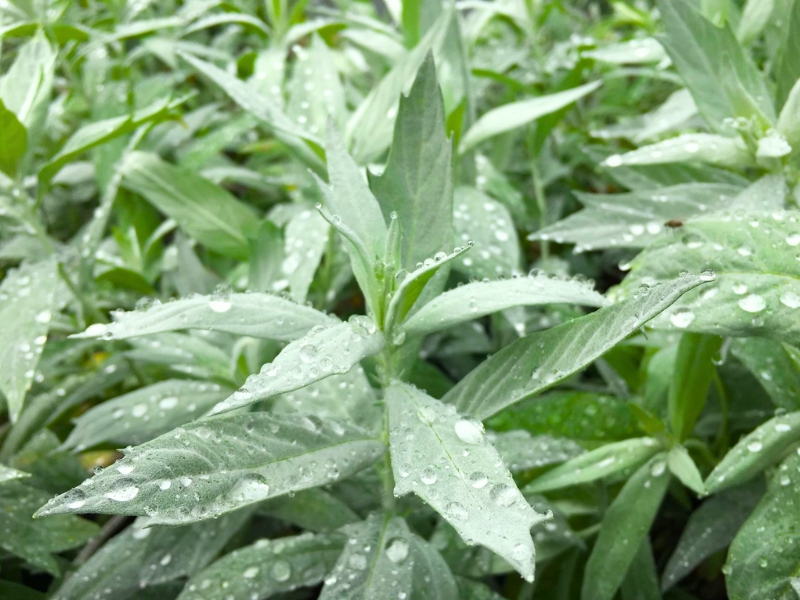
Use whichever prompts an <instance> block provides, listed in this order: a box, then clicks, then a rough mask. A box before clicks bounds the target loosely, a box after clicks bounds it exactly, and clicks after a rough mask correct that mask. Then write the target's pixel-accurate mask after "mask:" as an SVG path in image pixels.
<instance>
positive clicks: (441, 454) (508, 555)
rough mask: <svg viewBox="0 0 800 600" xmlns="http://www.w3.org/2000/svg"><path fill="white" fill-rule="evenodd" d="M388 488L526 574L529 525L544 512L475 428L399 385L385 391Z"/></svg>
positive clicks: (530, 560) (529, 569) (530, 556)
mask: <svg viewBox="0 0 800 600" xmlns="http://www.w3.org/2000/svg"><path fill="white" fill-rule="evenodd" d="M386 402H387V404H388V406H389V427H390V441H391V452H392V469H393V471H394V476H395V494H397V495H404V494H408V493H409V492H414V493H415V494H417V495H418V496H419V497H421V498H422V499H423V500H424V501H425V502H427V503H428V504H429V505H430V506H432V507H433V508H434V509H435V510H436V511H437V512H438V513H439V514H441V515H442V516H443V517H444V518H445V519H446V520H447V521H448V522H449V523H450V524H451V525H452V526H453V527H455V529H456V531H458V533H459V535H460V536H461V537H462V538H464V539H465V540H468V541H471V542H473V543H477V544H481V545H482V546H486V547H487V548H489V549H490V550H492V551H494V552H496V553H497V554H499V555H500V556H502V557H503V558H504V559H505V560H506V561H508V562H509V563H510V564H511V565H512V566H513V567H514V568H515V569H517V571H519V572H520V574H521V575H522V576H523V577H525V578H526V579H529V580H531V579H533V573H534V557H535V550H534V547H533V540H532V539H531V535H530V528H531V527H533V526H534V525H535V524H536V523H539V522H541V521H544V520H545V519H546V518H547V517H546V516H545V515H540V514H538V513H536V512H535V511H534V510H533V509H532V508H531V506H530V505H529V504H528V502H527V501H526V500H525V498H523V496H522V494H521V493H520V492H519V490H518V489H517V486H516V484H515V483H514V480H513V479H512V477H511V473H509V472H508V471H507V470H505V469H504V468H502V467H500V468H498V465H499V464H500V462H501V459H500V455H499V454H498V453H497V450H495V449H494V448H493V447H492V445H491V444H490V443H489V442H488V441H487V440H486V437H485V436H484V434H483V426H482V425H481V424H480V423H479V422H477V421H472V420H469V419H464V418H462V417H460V416H459V415H458V413H456V411H455V409H454V408H453V407H452V406H447V405H445V404H442V403H441V402H439V401H438V400H436V399H434V398H431V397H430V396H428V395H426V394H424V393H422V392H420V391H419V390H417V389H416V388H414V387H411V386H409V385H407V384H401V383H395V384H393V385H392V386H391V387H390V388H389V389H388V390H387V392H386Z"/></svg>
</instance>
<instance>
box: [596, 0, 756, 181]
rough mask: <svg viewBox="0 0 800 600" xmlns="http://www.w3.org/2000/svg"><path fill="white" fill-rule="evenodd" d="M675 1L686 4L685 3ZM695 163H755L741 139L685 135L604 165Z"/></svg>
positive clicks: (733, 165) (615, 156)
mask: <svg viewBox="0 0 800 600" xmlns="http://www.w3.org/2000/svg"><path fill="white" fill-rule="evenodd" d="M674 1H675V2H683V0H674ZM692 161H697V162H703V163H707V164H710V165H719V166H722V167H731V168H743V167H749V166H753V164H754V159H753V155H752V154H751V153H750V151H749V150H748V149H747V146H745V144H744V142H743V141H742V140H741V139H739V138H731V137H725V136H722V135H714V134H710V133H684V134H683V135H679V136H678V137H674V138H670V139H668V140H664V141H663V142H657V143H655V144H650V145H649V146H644V147H642V148H639V149H637V150H632V151H631V152H626V153H625V154H612V155H611V156H609V157H608V158H607V159H606V160H605V163H604V164H605V166H607V167H611V168H616V167H621V166H631V165H660V164H664V163H680V162H692Z"/></svg>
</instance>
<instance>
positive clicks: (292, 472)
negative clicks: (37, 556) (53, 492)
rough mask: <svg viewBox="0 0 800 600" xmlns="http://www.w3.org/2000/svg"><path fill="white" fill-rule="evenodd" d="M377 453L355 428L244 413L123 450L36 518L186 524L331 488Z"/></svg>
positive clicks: (377, 446) (378, 446) (373, 443)
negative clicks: (103, 517) (118, 517)
mask: <svg viewBox="0 0 800 600" xmlns="http://www.w3.org/2000/svg"><path fill="white" fill-rule="evenodd" d="M221 449H224V452H223V451H221ZM383 450H384V447H383V445H382V444H381V443H380V442H378V441H377V440H375V439H373V438H371V437H370V436H368V435H366V434H364V433H363V432H362V431H361V430H360V429H358V428H356V427H354V426H348V425H342V424H340V423H337V422H335V421H331V422H329V423H322V422H320V421H319V420H318V419H316V420H315V419H313V418H310V417H301V416H282V417H277V416H271V415H268V414H266V413H251V414H247V415H231V416H225V417H219V418H216V419H210V420H202V421H195V422H193V423H190V424H188V425H186V426H185V427H179V428H178V429H175V430H174V431H172V432H170V433H167V434H165V435H162V436H160V437H158V438H156V439H154V440H153V441H151V442H147V443H146V444H142V445H141V446H136V447H134V448H132V449H130V450H129V451H128V453H127V454H126V455H125V457H124V458H122V459H120V460H119V461H117V462H116V463H115V464H114V466H113V467H109V468H108V469H106V470H105V471H103V472H101V473H99V474H97V475H95V476H94V477H92V478H91V479H88V480H87V481H85V482H84V483H83V484H81V485H80V486H79V487H77V488H75V489H73V490H70V491H69V492H66V493H65V494H62V495H60V496H57V497H56V498H54V499H52V500H50V502H48V503H47V504H46V505H45V506H44V507H42V508H41V509H39V511H38V513H37V516H45V515H51V514H62V513H74V512H94V513H110V514H128V515H138V516H148V517H150V523H151V524H153V525H159V524H167V525H179V524H183V523H192V522H196V521H202V520H205V519H210V518H213V517H215V516H218V515H222V514H225V513H228V512H231V511H233V510H236V509H238V508H241V507H244V506H247V505H249V504H254V503H256V502H260V501H261V500H265V499H266V498H268V497H276V496H281V495H283V494H288V493H291V492H295V491H299V490H304V489H307V488H311V487H316V486H319V485H323V484H327V483H333V482H334V481H337V480H338V479H340V478H343V477H347V476H348V475H351V474H352V473H355V472H356V471H359V470H361V469H363V468H364V467H366V466H368V465H370V464H371V463H373V462H374V461H375V460H376V459H377V458H378V457H379V456H380V455H381V454H382V452H383Z"/></svg>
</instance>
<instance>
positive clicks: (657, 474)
mask: <svg viewBox="0 0 800 600" xmlns="http://www.w3.org/2000/svg"><path fill="white" fill-rule="evenodd" d="M665 460H666V456H665V455H664V454H660V455H658V456H655V457H653V458H652V459H651V460H650V461H649V462H648V463H647V464H645V465H643V466H642V467H641V468H639V470H638V471H636V473H634V474H633V476H632V477H631V478H630V479H629V480H628V481H627V482H626V483H625V485H624V486H623V487H622V490H621V491H620V493H619V495H618V496H617V497H616V498H615V499H614V501H613V502H612V503H611V506H609V508H608V510H607V511H606V514H605V516H604V517H603V527H602V528H601V529H600V534H599V535H598V536H597V541H596V542H595V544H594V548H592V553H591V555H590V556H589V561H588V562H587V563H586V571H585V573H584V576H583V591H582V592H581V600H612V598H613V597H614V595H615V594H616V593H617V589H619V587H620V585H621V584H622V582H623V580H624V579H625V574H626V573H627V572H628V569H629V567H630V566H631V564H632V563H633V561H634V559H635V557H636V553H637V552H638V550H639V546H640V545H641V543H642V541H643V540H644V539H645V538H646V537H647V533H648V531H649V530H650V526H651V525H652V523H653V519H655V516H656V513H657V512H658V507H659V506H660V504H661V500H662V498H663V497H664V494H665V493H666V491H667V486H668V485H669V480H670V477H669V473H668V472H667V465H666V463H665ZM623 540H624V543H623V542H622V541H623Z"/></svg>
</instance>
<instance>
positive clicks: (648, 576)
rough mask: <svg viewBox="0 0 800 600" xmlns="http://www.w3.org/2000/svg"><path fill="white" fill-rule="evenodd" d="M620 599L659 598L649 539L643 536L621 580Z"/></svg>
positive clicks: (649, 599)
mask: <svg viewBox="0 0 800 600" xmlns="http://www.w3.org/2000/svg"><path fill="white" fill-rule="evenodd" d="M621 591H622V600H661V589H660V588H659V585H658V571H657V570H656V561H655V558H654V557H653V548H652V546H651V545H650V540H649V539H648V538H645V539H644V540H643V541H642V543H641V545H640V546H639V551H638V552H637V553H636V556H634V558H633V562H632V563H631V566H630V567H628V573H627V574H626V575H625V579H624V580H623V581H622V587H621Z"/></svg>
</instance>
